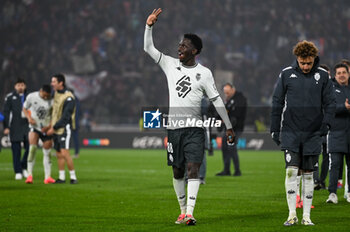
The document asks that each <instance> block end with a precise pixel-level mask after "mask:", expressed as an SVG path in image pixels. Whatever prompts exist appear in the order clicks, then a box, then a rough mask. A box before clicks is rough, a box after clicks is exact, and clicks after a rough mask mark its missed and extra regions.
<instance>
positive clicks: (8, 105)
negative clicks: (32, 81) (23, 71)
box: [4, 79, 29, 180]
mask: <svg viewBox="0 0 350 232" xmlns="http://www.w3.org/2000/svg"><path fill="white" fill-rule="evenodd" d="M26 96H27V94H26V84H25V81H24V80H23V79H18V80H17V81H16V83H15V91H13V92H12V93H9V94H8V95H7V96H6V99H5V106H4V117H5V118H4V134H5V135H8V134H9V135H10V141H11V149H12V157H13V168H14V171H15V173H16V176H15V179H16V180H21V179H22V177H23V176H22V173H23V175H24V176H25V177H27V158H28V151H29V142H28V132H29V127H28V121H27V118H26V117H25V116H24V114H23V113H22V106H23V102H24V101H25V99H26ZM21 142H23V144H24V149H25V152H24V155H23V157H22V160H21Z"/></svg>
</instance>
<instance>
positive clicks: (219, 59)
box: [0, 0, 350, 126]
mask: <svg viewBox="0 0 350 232" xmlns="http://www.w3.org/2000/svg"><path fill="white" fill-rule="evenodd" d="M0 6H1V13H0V33H1V36H0V60H1V66H0V106H1V110H0V111H2V107H3V102H4V98H5V96H6V94H7V93H8V92H10V91H12V89H13V84H14V81H15V80H16V79H17V78H18V77H21V78H24V79H25V80H26V81H27V85H28V90H29V91H35V90H38V89H39V88H40V86H41V85H42V84H44V83H49V82H50V79H51V76H52V75H53V74H54V73H57V72H63V73H65V74H72V75H76V76H79V77H81V78H86V80H88V81H87V83H85V84H86V85H87V86H88V87H90V88H92V89H94V88H95V87H96V85H98V87H99V88H100V90H99V91H97V92H98V93H94V94H91V95H89V96H87V97H85V98H84V99H81V109H82V112H83V113H85V114H86V115H88V117H89V119H90V120H91V121H92V122H94V123H95V124H96V125H101V124H114V125H132V126H137V125H138V123H139V122H138V120H139V117H140V109H141V108H142V107H143V106H150V105H151V106H157V105H161V106H166V105H167V103H168V90H167V83H166V79H165V76H164V74H163V73H162V71H161V69H160V68H159V67H158V66H157V65H156V64H154V62H153V60H152V59H151V58H150V57H149V56H148V55H147V54H146V53H145V52H144V51H143V34H144V26H145V20H146V18H147V16H148V14H149V13H151V12H152V10H153V9H154V8H158V7H161V8H163V13H162V14H161V16H160V18H159V20H158V22H157V23H156V26H155V28H154V34H153V37H154V43H155V46H156V48H158V49H159V50H160V51H162V52H164V53H166V54H169V55H172V56H176V54H177V45H178V42H179V41H180V39H181V36H182V35H183V34H184V33H187V32H192V33H197V34H198V35H200V36H201V37H202V39H203V42H204V48H203V52H202V54H200V56H199V57H198V60H199V62H201V63H202V64H204V65H205V66H207V67H209V68H210V69H211V70H212V71H213V73H215V71H218V70H224V71H229V72H232V73H233V76H234V80H233V82H234V84H235V86H236V87H237V89H238V90H239V91H242V92H243V93H244V94H245V95H246V96H247V98H248V104H249V105H250V107H249V111H248V119H247V123H248V124H249V125H251V124H253V123H254V120H255V119H258V118H260V119H261V120H262V121H264V122H265V123H267V124H268V110H266V109H268V108H266V107H268V106H269V105H270V97H271V94H272V91H273V87H274V84H275V81H276V79H277V77H278V74H279V72H280V71H281V70H282V69H283V68H284V67H286V66H289V65H290V64H291V63H292V61H293V59H294V57H293V55H292V48H293V46H294V45H295V44H296V43H297V42H298V41H300V40H303V39H307V40H312V41H313V42H314V43H315V44H316V45H317V47H318V48H319V50H320V58H321V63H325V64H327V65H329V66H331V67H332V66H333V65H334V64H335V63H337V62H338V61H339V60H340V59H342V58H348V59H349V58H350V48H349V38H350V1H347V0H335V1H327V0H309V1H302V0H293V1H291V0H280V1H277V0H264V1H261V0H220V1H210V0H194V1H184V0H178V1H170V0H147V1H137V0H136V1H131V0H114V1H112V0H98V1H92V0H74V1H73V0H60V1H54V0H2V1H1V2H0ZM79 60H80V62H79ZM84 65H85V66H84ZM101 71H107V73H108V74H107V76H106V77H105V78H104V79H101V80H99V81H98V82H94V81H93V79H94V75H96V74H98V73H100V72H101ZM80 81H81V79H80ZM79 83H80V82H78V85H79ZM220 87H221V86H218V88H220ZM86 92H88V93H89V92H91V91H90V90H87V91H86ZM260 109H263V110H262V111H263V113H261V112H260Z"/></svg>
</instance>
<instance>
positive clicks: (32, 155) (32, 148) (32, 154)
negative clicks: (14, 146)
mask: <svg viewBox="0 0 350 232" xmlns="http://www.w3.org/2000/svg"><path fill="white" fill-rule="evenodd" d="M36 149H37V145H34V144H31V145H29V154H28V159H27V166H28V167H27V168H28V175H29V176H33V168H34V164H35V153H36Z"/></svg>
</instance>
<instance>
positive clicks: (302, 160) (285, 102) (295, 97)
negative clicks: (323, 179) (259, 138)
mask: <svg viewBox="0 0 350 232" xmlns="http://www.w3.org/2000/svg"><path fill="white" fill-rule="evenodd" d="M293 53H294V55H295V56H296V58H297V59H296V61H295V62H294V63H293V64H292V66H289V67H287V68H285V69H283V70H282V72H281V74H280V75H279V78H278V81H277V85H276V87H275V90H274V94H273V100H272V112H271V135H272V138H273V140H274V141H275V142H276V144H277V145H279V144H281V150H283V151H284V154H285V163H286V180H285V188H286V193H287V202H288V208H289V217H288V219H287V221H286V222H285V223H284V225H285V226H291V225H295V224H297V222H298V218H297V215H296V192H297V175H298V171H299V170H300V171H301V173H302V178H303V185H304V186H303V190H304V191H303V192H304V194H303V204H304V205H303V220H302V224H304V225H314V224H313V223H312V222H311V219H310V209H311V205H312V198H313V191H314V186H313V184H314V183H313V175H312V171H313V168H314V166H315V164H316V162H317V160H318V155H319V154H320V152H321V143H322V140H321V137H320V136H322V135H325V134H327V132H328V128H329V125H330V121H331V120H332V118H333V114H334V110H335V98H334V93H333V89H332V82H331V80H330V79H329V75H328V73H327V71H326V70H324V69H322V68H320V67H319V58H318V56H317V54H318V50H317V48H316V46H315V45H314V44H313V43H312V42H308V41H302V42H299V43H298V44H297V45H296V46H295V47H294V49H293Z"/></svg>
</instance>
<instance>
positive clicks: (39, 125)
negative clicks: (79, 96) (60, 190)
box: [23, 85, 55, 184]
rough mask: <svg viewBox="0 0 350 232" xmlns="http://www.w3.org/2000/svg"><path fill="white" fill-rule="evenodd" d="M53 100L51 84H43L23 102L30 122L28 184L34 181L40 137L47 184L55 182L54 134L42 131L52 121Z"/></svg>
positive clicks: (24, 111)
mask: <svg viewBox="0 0 350 232" xmlns="http://www.w3.org/2000/svg"><path fill="white" fill-rule="evenodd" d="M51 111H52V100H51V86H50V85H43V86H42V87H41V89H40V90H39V91H36V92H33V93H30V94H29V95H28V96H27V99H26V101H25V102H24V104H23V113H24V114H25V116H26V117H27V119H28V122H29V128H30V130H29V155H28V178H27V180H26V181H25V182H26V183H27V184H32V183H33V168H34V164H35V153H36V150H37V147H38V142H39V138H40V139H41V141H42V142H43V154H44V156H43V164H44V172H45V179H44V183H45V184H51V183H55V180H54V179H53V178H51V157H50V156H51V154H50V152H51V147H52V136H48V135H46V134H45V133H43V132H42V130H43V128H44V130H45V128H47V127H48V126H49V125H50V121H51Z"/></svg>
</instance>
